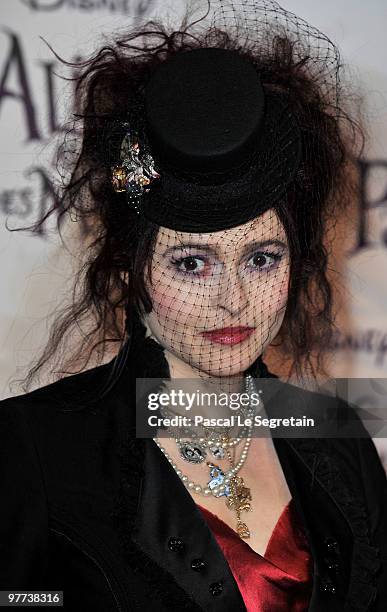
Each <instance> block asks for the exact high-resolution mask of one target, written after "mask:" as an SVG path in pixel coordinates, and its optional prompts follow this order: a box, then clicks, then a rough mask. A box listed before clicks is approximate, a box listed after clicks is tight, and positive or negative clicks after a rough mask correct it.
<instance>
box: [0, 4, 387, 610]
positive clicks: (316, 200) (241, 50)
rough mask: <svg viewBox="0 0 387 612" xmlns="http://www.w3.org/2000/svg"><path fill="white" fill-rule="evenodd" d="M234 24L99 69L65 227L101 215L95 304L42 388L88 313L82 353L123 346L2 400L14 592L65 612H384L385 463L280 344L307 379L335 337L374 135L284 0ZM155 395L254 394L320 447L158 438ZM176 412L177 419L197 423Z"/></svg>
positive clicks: (8, 574) (85, 97)
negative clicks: (345, 245) (267, 357)
mask: <svg viewBox="0 0 387 612" xmlns="http://www.w3.org/2000/svg"><path fill="white" fill-rule="evenodd" d="M214 7H215V9H217V10H215V11H214V15H213V21H212V22H211V23H210V24H209V25H208V24H207V25H206V27H205V28H204V26H203V27H202V29H201V30H200V29H198V28H199V26H198V25H197V23H196V22H194V23H192V24H190V26H188V25H187V23H186V22H184V23H183V26H182V28H181V29H180V30H179V31H178V32H173V33H169V34H168V33H167V31H166V30H165V29H164V28H163V26H161V25H160V24H155V23H154V22H151V23H149V24H147V25H146V26H144V27H143V28H142V29H139V30H138V31H134V33H132V34H131V35H129V36H128V37H126V38H125V39H124V40H123V39H121V40H120V41H118V42H117V43H116V44H115V45H114V46H112V47H108V48H104V49H101V50H100V51H99V53H97V54H96V56H95V57H93V58H92V59H91V60H90V61H88V62H85V63H84V64H83V72H82V74H81V76H80V78H79V85H78V94H79V96H80V98H79V99H80V101H81V102H82V105H83V106H82V121H83V128H84V131H83V133H82V134H81V133H80V132H79V130H75V131H74V132H73V133H74V135H75V138H76V142H77V143H78V144H80V145H81V146H80V147H78V150H77V152H76V157H75V165H73V167H72V170H71V172H72V173H71V179H70V181H69V182H68V183H67V185H66V187H65V189H64V196H63V198H62V200H61V202H60V208H59V210H58V209H55V210H57V211H58V212H59V218H60V219H61V218H62V216H63V214H64V213H65V212H66V211H69V212H70V213H75V217H74V216H73V218H75V219H78V220H80V219H85V218H86V217H89V218H90V219H91V221H90V222H89V223H88V225H89V229H90V231H91V236H92V243H91V244H89V246H88V252H89V258H88V261H87V264H86V266H85V268H84V271H86V276H85V278H84V285H83V286H81V289H82V290H83V293H82V294H81V296H80V297H79V299H78V301H76V302H75V304H74V307H73V310H72V312H71V313H70V317H67V318H64V319H62V320H60V321H59V323H58V324H57V325H56V327H54V329H53V332H52V336H51V340H50V344H49V346H48V348H47V350H46V352H45V354H44V355H43V357H42V359H41V360H40V361H39V362H38V363H37V365H36V366H35V368H34V369H33V370H32V372H31V377H32V375H33V374H35V373H37V372H38V371H39V370H40V368H41V366H42V365H43V364H44V363H46V362H47V359H48V358H49V357H51V356H52V355H53V354H54V353H55V350H56V349H57V348H58V346H59V345H60V342H61V340H62V338H63V336H64V335H65V334H66V332H68V330H69V329H71V326H70V323H71V322H76V323H78V322H79V320H82V316H83V315H84V314H85V313H86V314H92V315H94V316H95V317H96V322H97V325H96V334H94V336H93V334H92V332H90V334H89V335H87V336H86V339H85V343H84V345H83V347H82V348H83V349H87V348H89V343H90V340H92V339H93V337H94V338H96V337H97V338H98V339H99V340H100V341H102V342H105V343H106V342H107V341H108V340H109V339H112V338H113V339H115V340H119V341H121V348H120V350H119V351H118V354H117V356H116V357H115V358H114V359H113V360H112V361H111V362H109V363H107V364H104V365H100V366H97V367H93V368H92V369H89V370H85V371H83V372H80V373H77V374H73V375H72V376H67V377H65V378H62V379H61V380H59V381H57V382H55V383H53V384H51V385H46V386H44V387H42V388H40V389H37V390H35V391H33V392H30V393H26V394H24V395H20V396H18V397H16V398H11V399H8V400H5V401H4V402H2V406H1V412H0V414H1V420H2V421H1V422H2V425H1V430H0V431H1V435H2V440H1V449H2V464H1V465H2V479H1V484H2V487H3V491H2V493H3V495H2V499H3V500H6V501H3V503H2V506H1V513H2V515H1V518H2V520H1V522H0V525H1V534H0V541H1V546H2V554H1V556H0V559H1V561H0V564H1V571H0V576H1V588H2V589H3V590H12V589H13V590H15V589H18V590H20V589H22V590H23V592H27V591H39V590H40V591H43V590H44V591H47V590H51V591H55V590H59V591H63V597H64V606H65V609H68V610H84V609H93V610H101V611H102V610H103V611H104V612H106V611H107V610H117V609H118V610H136V609H140V608H144V607H146V608H151V609H152V610H153V609H154V610H171V609H178V610H232V611H233V612H234V611H237V610H246V609H247V610H248V611H249V612H250V611H256V610H297V611H301V610H312V611H316V612H317V611H318V610H328V609H329V610H337V611H338V610H340V611H342V610H378V611H379V610H380V611H381V610H384V609H385V605H386V602H387V584H386V583H387V573H386V564H387V559H386V548H387V543H386V518H385V516H386V513H385V512H384V511H385V510H386V478H385V475H384V472H383V469H382V467H381V463H380V461H379V458H378V456H377V453H376V450H375V447H374V445H373V443H372V441H371V440H370V439H369V438H368V437H367V434H366V432H365V430H364V428H363V427H362V425H361V423H360V422H359V421H358V419H357V418H356V415H355V413H354V411H353V410H352V409H351V408H350V407H349V406H348V405H346V404H345V402H343V401H342V400H337V401H335V400H334V399H333V398H330V397H328V396H323V395H322V394H320V393H313V392H311V391H307V390H303V389H302V388H301V387H299V386H293V385H291V384H289V383H288V382H286V383H285V382H281V381H280V379H279V378H278V377H276V375H275V374H272V373H270V372H269V371H268V369H267V367H266V366H265V363H264V361H263V354H264V352H265V349H266V348H267V347H268V346H269V345H270V344H272V343H273V341H274V340H276V341H280V346H281V349H282V351H283V355H284V356H288V357H289V356H290V357H291V358H292V360H293V365H294V367H295V369H296V371H297V372H298V373H299V374H300V375H305V374H306V373H308V372H309V371H310V368H309V370H308V365H309V366H311V365H312V360H311V353H312V351H314V353H317V355H318V357H321V355H322V354H323V349H324V348H325V347H326V343H327V341H328V340H329V334H330V331H331V329H332V321H331V309H332V295H331V286H330V283H329V280H328V278H327V261H328V254H327V251H326V244H325V242H326V237H327V228H328V222H330V221H332V220H334V219H335V218H336V217H337V216H338V215H339V213H340V212H341V211H340V208H339V207H340V205H341V206H344V197H343V194H345V193H346V190H347V189H348V185H349V183H348V181H347V180H346V177H347V164H348V161H349V159H350V154H351V153H353V143H352V144H351V143H350V138H349V136H350V130H348V129H347V128H346V126H349V127H351V128H355V127H356V126H355V124H354V123H353V122H351V121H350V119H348V118H346V117H345V114H344V111H343V109H342V108H341V106H340V103H341V99H340V96H339V94H340V89H339V87H338V81H337V69H338V58H337V55H336V51H335V49H334V47H333V46H332V44H331V43H330V41H329V40H328V39H327V38H326V37H324V36H323V35H322V34H321V33H319V32H317V31H316V30H313V29H312V28H310V27H309V26H307V25H306V24H305V23H304V22H302V21H301V20H298V19H297V18H295V17H294V16H293V15H290V14H289V13H286V12H285V11H283V10H282V9H281V8H280V7H279V6H278V5H276V4H275V3H273V2H262V3H261V4H260V5H259V6H258V8H255V7H254V6H253V5H252V4H251V3H250V4H249V3H243V4H242V5H241V7H240V8H239V10H238V11H237V9H236V8H233V7H232V6H228V7H226V5H225V3H219V6H218V4H217V3H216V2H215V3H213V4H212V6H211V8H212V9H213V8H214ZM253 8H255V12H252V9H253ZM205 17H207V16H205ZM203 20H204V23H205V19H204V18H203ZM199 23H201V22H199ZM195 25H196V29H195ZM353 132H354V133H356V129H354V130H353ZM66 142H67V143H68V142H69V140H67V141H66ZM70 150H71V149H70V147H68V146H65V149H64V153H70ZM70 158H71V159H70V161H73V159H74V158H73V156H71V155H70ZM65 159H67V157H66V156H65ZM79 278H81V277H79ZM123 306H124V308H125V312H126V321H125V330H124V332H123V331H122V329H121V327H120V319H119V316H120V315H119V313H120V311H121V310H122V308H123ZM104 346H105V345H104ZM78 356H79V355H78ZM71 357H74V358H75V356H73V355H72V356H71ZM86 365H87V364H86ZM320 365H321V364H320V360H319V359H318V361H317V370H319V367H320ZM83 369H85V367H84V368H83ZM318 373H319V371H318V372H317V374H318ZM315 374H316V372H315ZM31 377H30V378H31ZM258 379H259V380H258ZM149 380H150V381H151V392H152V394H153V395H152V397H153V398H154V399H157V398H160V396H159V395H158V393H159V392H160V391H162V390H163V391H166V392H168V393H169V394H170V396H169V397H170V398H171V397H172V391H174V390H176V389H177V388H178V387H179V385H180V383H181V384H183V385H186V384H188V386H189V385H190V384H191V383H192V382H193V383H194V387H195V389H197V390H198V392H203V393H206V392H213V391H214V390H215V391H216V397H218V395H219V394H220V393H226V396H227V397H231V394H234V393H236V394H241V393H242V392H244V391H245V392H246V394H247V398H248V402H247V404H246V405H245V406H242V405H240V408H239V409H238V414H239V415H240V416H243V417H247V416H249V415H251V416H254V417H255V416H256V415H257V410H258V409H257V404H258V408H259V410H260V412H259V414H260V415H261V416H262V415H267V416H268V417H270V418H271V417H276V418H283V417H289V418H290V417H293V418H296V417H297V418H298V417H303V416H305V415H306V414H309V415H310V414H312V415H313V416H314V420H315V422H316V423H317V425H321V427H322V429H316V430H315V433H314V434H313V435H312V436H311V435H310V434H309V436H308V435H307V432H306V428H304V429H302V433H300V434H297V437H294V434H291V433H290V434H289V428H287V429H286V427H285V426H284V430H280V431H282V435H280V434H279V435H277V436H276V437H271V435H266V436H265V435H259V434H258V435H256V434H255V435H254V434H253V430H252V427H251V426H249V425H248V424H247V419H245V422H244V423H245V425H244V426H243V427H242V430H241V428H240V427H239V426H237V425H234V424H229V425H228V426H226V425H225V426H224V428H219V427H214V426H212V425H210V426H209V427H206V426H204V427H201V426H199V427H198V431H199V435H198V436H196V437H195V435H196V434H197V431H196V430H194V429H192V428H188V430H187V429H185V428H184V427H183V428H179V429H178V431H177V432H176V428H175V429H174V428H173V426H171V425H168V424H167V421H164V422H163V425H164V426H163V427H161V429H160V428H159V429H157V430H156V431H154V429H152V425H151V424H150V421H149V420H148V418H147V416H148V413H147V407H146V406H144V404H143V400H144V398H145V400H147V399H148V400H149V397H150V392H149V387H147V384H148V382H149ZM179 381H180V382H179ZM254 381H255V382H254ZM178 382H179V384H178ZM257 382H259V385H258V384H257ZM136 384H137V389H136ZM258 387H259V388H258ZM184 388H185V389H186V387H184ZM259 391H263V393H262V395H261V397H262V398H263V405H262V401H258V402H256V403H254V402H253V399H254V397H255V399H256V398H257V396H258V397H260V395H259ZM238 397H239V395H238ZM136 400H137V418H136ZM167 404H168V405H167V406H160V407H159V408H158V410H157V416H160V418H162V417H166V416H168V415H169V416H172V415H175V416H183V414H184V412H185V410H186V406H184V405H183V404H182V403H181V402H180V403H179V402H178V403H177V406H173V407H171V405H172V400H171V401H169V402H167ZM197 408H198V411H199V416H202V417H206V418H207V417H209V416H211V415H212V414H213V410H214V409H213V407H212V405H210V406H206V405H200V406H199V407H197ZM343 410H344V411H346V418H347V419H348V415H349V426H350V427H351V429H349V430H346V434H347V435H346V436H344V435H340V437H339V436H338V433H337V419H338V418H339V417H340V418H341V417H342V415H343ZM229 412H230V411H228V407H226V408H224V407H220V408H219V411H217V412H215V413H216V414H217V416H222V417H224V415H225V414H229ZM300 420H301V419H300ZM335 425H336V429H335ZM347 425H348V423H347ZM136 427H137V433H138V431H139V429H140V433H142V434H143V435H142V437H140V436H137V437H136ZM324 427H325V429H324ZM141 428H143V429H141ZM145 430H146V431H145ZM298 431H301V430H298ZM317 431H318V432H320V433H321V432H322V433H323V435H321V436H320V437H319V436H318V435H317ZM348 431H349V433H350V434H351V435H348ZM284 432H285V433H286V432H287V434H288V435H287V437H286V436H285V435H284ZM332 432H334V434H335V435H333V433H332ZM352 434H353V435H352ZM16 483H17V485H16Z"/></svg>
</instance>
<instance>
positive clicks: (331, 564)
mask: <svg viewBox="0 0 387 612" xmlns="http://www.w3.org/2000/svg"><path fill="white" fill-rule="evenodd" d="M325 565H326V566H327V568H328V571H329V572H333V573H336V572H337V570H338V569H339V567H340V566H339V563H337V561H334V560H331V559H325Z"/></svg>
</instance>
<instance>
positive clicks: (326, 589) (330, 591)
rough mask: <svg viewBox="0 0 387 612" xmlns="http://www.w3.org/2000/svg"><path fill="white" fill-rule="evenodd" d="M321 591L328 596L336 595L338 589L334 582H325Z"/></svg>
mask: <svg viewBox="0 0 387 612" xmlns="http://www.w3.org/2000/svg"><path fill="white" fill-rule="evenodd" d="M320 591H322V592H323V593H326V594H327V595H335V594H336V587H335V585H334V584H333V582H332V580H329V579H327V580H323V581H322V582H321V584H320Z"/></svg>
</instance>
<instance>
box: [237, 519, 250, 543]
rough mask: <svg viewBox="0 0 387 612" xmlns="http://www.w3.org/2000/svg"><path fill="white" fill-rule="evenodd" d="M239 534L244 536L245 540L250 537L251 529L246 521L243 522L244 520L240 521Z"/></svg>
mask: <svg viewBox="0 0 387 612" xmlns="http://www.w3.org/2000/svg"><path fill="white" fill-rule="evenodd" d="M237 534H238V535H239V537H241V538H244V539H245V540H247V539H248V538H249V537H250V531H249V528H248V527H247V525H246V523H243V522H242V521H238V525H237Z"/></svg>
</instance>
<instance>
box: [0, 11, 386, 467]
mask: <svg viewBox="0 0 387 612" xmlns="http://www.w3.org/2000/svg"><path fill="white" fill-rule="evenodd" d="M202 4H203V7H205V6H206V2H205V1H204V0H203V3H202ZM185 5H186V3H185V1H184V0H176V1H170V2H169V3H166V2H161V1H158V0H2V2H1V10H2V27H1V31H0V131H1V150H0V156H1V159H0V253H1V275H0V341H1V345H0V346H1V348H0V396H1V397H7V396H9V395H13V394H16V393H20V389H18V387H17V385H16V384H15V383H13V384H12V385H10V383H11V382H12V381H14V380H16V379H17V378H18V377H20V378H21V377H22V376H23V375H24V374H25V372H26V367H27V366H28V364H30V363H31V361H32V360H33V358H34V356H35V355H36V354H38V352H39V350H40V349H42V347H43V346H44V344H45V341H46V340H47V335H48V329H49V326H50V322H51V321H52V316H53V313H54V311H55V309H56V307H57V306H58V305H60V304H62V303H63V302H64V301H65V300H68V299H69V297H70V293H69V292H70V290H71V278H72V275H73V273H74V265H76V258H75V259H74V257H73V256H72V255H71V252H73V254H74V253H76V249H77V245H76V244H73V243H71V240H70V238H71V236H69V242H68V244H67V247H66V248H64V247H63V246H62V245H61V243H60V241H59V239H58V237H57V235H56V234H55V232H54V231H53V229H54V225H55V219H52V220H51V221H50V222H49V223H46V224H45V225H44V226H43V228H42V231H41V233H40V234H39V235H37V236H32V235H31V234H29V233H26V232H10V231H9V229H7V227H8V228H16V227H20V226H26V225H28V224H30V223H31V222H32V221H33V220H34V219H36V218H37V217H38V216H39V215H41V214H42V213H44V211H46V210H48V208H49V207H50V205H51V204H52V201H53V181H54V180H55V175H54V169H53V168H52V159H53V151H54V146H55V142H56V139H57V138H60V137H61V135H63V130H64V126H65V122H66V121H67V120H68V119H69V117H70V116H71V113H72V112H74V110H75V109H74V102H73V96H72V84H71V82H65V81H63V79H61V78H60V76H59V75H66V74H67V76H68V75H69V74H70V72H69V71H67V72H66V71H65V69H64V68H63V66H62V65H61V64H60V62H58V61H57V60H56V58H55V56H54V55H53V53H52V52H51V51H50V49H49V46H48V45H51V46H52V47H53V48H54V49H55V51H56V53H58V54H59V55H60V56H61V57H64V58H65V59H68V60H73V59H76V58H78V57H82V56H84V55H86V54H87V53H88V52H90V51H91V50H93V49H95V48H97V46H99V45H100V44H101V43H102V41H103V40H104V36H109V33H111V32H112V31H116V30H120V31H122V30H123V29H124V28H125V24H130V23H132V22H133V20H136V19H138V18H144V17H148V16H155V15H156V16H162V15H164V14H165V13H166V12H169V13H170V14H174V15H176V16H177V17H178V16H179V15H180V14H182V13H183V11H184V8H185ZM282 6H284V8H286V9H288V10H290V11H292V12H294V13H296V14H297V15H298V16H300V17H303V18H305V19H306V20H307V21H309V22H310V23H311V24H312V25H315V26H316V27H318V28H319V29H321V30H322V31H323V32H325V33H326V34H327V35H328V36H329V37H330V38H331V39H332V40H333V41H334V42H335V43H337V44H338V45H339V48H340V50H341V53H342V57H343V61H344V64H345V65H346V78H347V79H348V82H349V83H350V85H351V86H352V88H353V90H354V91H355V92H356V93H357V94H358V95H359V96H360V99H361V100H362V112H363V115H364V117H365V119H366V121H367V123H368V130H369V137H370V138H369V144H368V146H367V150H366V154H365V156H364V159H363V160H362V163H361V166H359V169H361V172H362V174H361V176H362V180H361V187H362V190H361V191H362V197H361V198H360V197H359V198H358V200H359V201H358V202H356V203H355V205H356V207H357V211H358V220H357V221H356V225H357V229H356V228H355V232H353V231H351V233H349V232H348V236H347V234H346V229H345V227H344V228H342V231H343V244H345V249H344V263H342V265H343V266H344V270H343V271H344V279H345V313H344V311H343V312H339V317H338V331H337V333H336V335H335V339H334V346H333V347H332V362H331V366H330V367H331V374H332V376H334V377H353V378H358V377H372V378H376V379H384V378H385V372H386V364H387V313H386V307H387V284H386V270H387V250H386V247H387V206H386V205H387V122H386V116H387V66H386V61H385V58H386V52H387V39H386V35H385V24H386V23H387V4H386V2H385V0H369V1H368V2H366V3H365V2H363V1H362V0H339V1H337V0H325V2H323V3H321V2H310V0H283V2H282ZM43 39H44V40H43ZM44 41H46V42H47V43H48V44H46V43H45V42H44ZM352 230H353V228H352ZM70 233H71V232H70ZM346 237H347V238H348V237H349V238H348V239H347V240H345V238H346ZM71 245H72V246H73V247H74V248H72V246H71ZM78 248H79V246H78ZM358 399H359V401H360V399H361V398H358ZM376 443H377V446H378V448H379V450H380V452H381V455H382V458H383V459H384V451H383V443H385V440H383V439H382V438H379V439H378V440H376Z"/></svg>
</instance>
